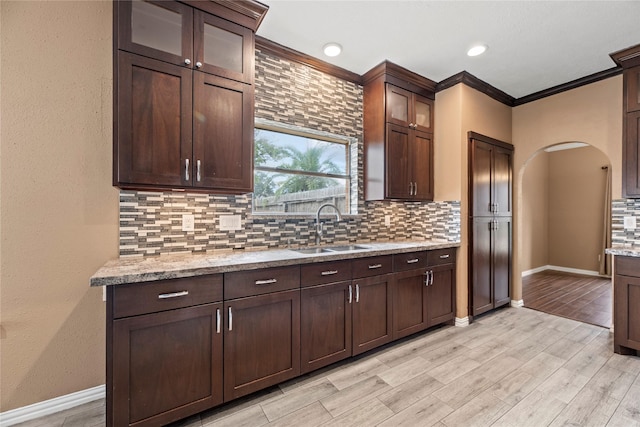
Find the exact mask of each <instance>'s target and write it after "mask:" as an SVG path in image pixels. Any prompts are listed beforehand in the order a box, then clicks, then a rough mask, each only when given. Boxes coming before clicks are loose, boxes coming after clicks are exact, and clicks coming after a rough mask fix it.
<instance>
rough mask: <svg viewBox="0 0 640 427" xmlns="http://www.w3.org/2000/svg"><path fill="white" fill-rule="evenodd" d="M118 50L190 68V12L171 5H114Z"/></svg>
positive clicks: (140, 2)
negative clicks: (116, 13)
mask: <svg viewBox="0 0 640 427" xmlns="http://www.w3.org/2000/svg"><path fill="white" fill-rule="evenodd" d="M116 4H117V7H118V48H119V49H121V50H126V51H128V52H132V53H136V54H138V55H143V56H147V57H150V58H154V59H159V60H161V61H165V62H169V63H172V64H176V65H182V66H187V67H191V66H192V65H191V64H192V62H193V60H194V58H193V9H192V8H191V7H189V6H187V5H184V4H182V3H178V2H173V1H143V0H132V1H122V2H116Z"/></svg>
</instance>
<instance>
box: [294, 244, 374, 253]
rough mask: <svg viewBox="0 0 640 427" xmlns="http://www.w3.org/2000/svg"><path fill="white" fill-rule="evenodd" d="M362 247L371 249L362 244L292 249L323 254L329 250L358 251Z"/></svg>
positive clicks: (299, 251)
mask: <svg viewBox="0 0 640 427" xmlns="http://www.w3.org/2000/svg"><path fill="white" fill-rule="evenodd" d="M362 249H369V247H367V246H361V245H337V246H322V247H315V248H303V249H291V250H292V251H294V252H298V253H301V254H322V253H328V252H349V251H358V250H362Z"/></svg>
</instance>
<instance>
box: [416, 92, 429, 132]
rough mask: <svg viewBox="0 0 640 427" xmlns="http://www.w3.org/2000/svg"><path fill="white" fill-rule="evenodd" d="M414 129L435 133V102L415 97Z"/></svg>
mask: <svg viewBox="0 0 640 427" xmlns="http://www.w3.org/2000/svg"><path fill="white" fill-rule="evenodd" d="M413 111H414V122H413V123H414V124H415V127H414V129H417V130H421V131H423V132H433V101H432V100H430V99H428V98H424V97H422V96H418V95H414V102H413Z"/></svg>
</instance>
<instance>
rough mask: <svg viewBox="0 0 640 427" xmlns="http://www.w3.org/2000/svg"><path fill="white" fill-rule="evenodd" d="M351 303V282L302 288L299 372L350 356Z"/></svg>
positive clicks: (308, 370) (309, 370) (305, 371)
mask: <svg viewBox="0 0 640 427" xmlns="http://www.w3.org/2000/svg"><path fill="white" fill-rule="evenodd" d="M352 302H353V288H352V286H351V281H345V282H337V283H331V284H328V285H320V286H314V287H310V288H304V289H302V291H301V298H300V308H301V314H300V322H301V325H300V335H301V336H300V343H301V349H300V351H301V360H302V362H301V368H300V370H301V373H303V374H304V373H307V372H311V371H313V370H315V369H318V368H321V367H323V366H327V365H330V364H332V363H334V362H337V361H339V360H342V359H346V358H347V357H349V356H351V342H352V341H351V335H352V334H351V307H352Z"/></svg>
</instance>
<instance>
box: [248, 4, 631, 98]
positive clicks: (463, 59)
mask: <svg viewBox="0 0 640 427" xmlns="http://www.w3.org/2000/svg"><path fill="white" fill-rule="evenodd" d="M261 1H262V2H263V3H265V4H267V5H268V6H269V11H268V12H267V15H266V17H265V19H264V21H263V23H262V25H261V26H260V28H259V29H258V33H257V34H258V35H260V36H262V37H265V38H267V39H269V40H271V41H274V42H276V43H279V44H282V45H284V46H287V47H289V48H292V49H295V50H297V51H300V52H302V53H305V54H307V55H311V56H313V57H316V58H319V59H322V60H324V61H326V62H329V63H332V64H335V65H337V66H339V67H342V68H345V69H347V70H349V71H353V72H355V73H357V74H364V73H365V72H366V71H368V70H369V69H371V68H372V67H374V66H375V65H377V64H379V63H380V62H382V61H383V60H385V59H388V60H390V61H391V62H394V63H396V64H398V65H400V66H403V67H405V68H408V69H409V70H411V71H414V72H416V73H418V74H420V75H422V76H425V77H428V78H430V79H431V80H434V81H436V82H439V81H442V80H444V79H446V78H447V77H450V76H452V75H454V74H457V73H459V72H460V71H468V72H469V73H471V74H473V75H474V76H476V77H478V78H480V79H481V80H484V81H485V82H487V83H489V84H491V85H493V86H495V87H496V88H498V89H500V90H502V91H504V92H506V93H507V94H509V95H511V96H513V97H515V98H520V97H522V96H525V95H529V94H531V93H534V92H537V91H540V90H543V89H548V88H550V87H553V86H556V85H559V84H562V83H566V82H569V81H571V80H575V79H578V78H581V77H584V76H588V75H590V74H593V73H597V72H600V71H603V70H606V69H609V68H612V67H615V63H614V62H613V61H612V60H611V58H610V57H609V54H610V53H612V52H615V51H618V50H621V49H624V48H627V47H629V46H633V45H636V44H639V43H640V1H638V0H635V1H481V0H480V1H427V0H414V1H330V0H307V1H301V0H298V1H291V0H261ZM328 42H338V43H340V44H341V45H342V46H343V52H342V54H341V55H340V56H338V57H336V58H328V57H326V56H324V54H323V53H322V46H323V45H324V44H326V43H328ZM479 42H481V43H484V44H487V45H488V46H489V49H488V50H487V52H486V53H485V54H483V55H481V56H478V57H474V58H471V57H468V56H467V55H466V51H467V50H468V48H469V47H471V46H472V45H473V44H476V43H479Z"/></svg>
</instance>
